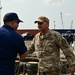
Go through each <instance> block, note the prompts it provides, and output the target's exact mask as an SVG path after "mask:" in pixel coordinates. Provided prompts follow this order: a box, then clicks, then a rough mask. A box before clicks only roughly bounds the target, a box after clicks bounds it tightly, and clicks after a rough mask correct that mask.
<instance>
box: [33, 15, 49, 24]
mask: <svg viewBox="0 0 75 75" xmlns="http://www.w3.org/2000/svg"><path fill="white" fill-rule="evenodd" d="M37 22H47V23H49V19H48V18H47V17H45V16H40V17H39V18H38V20H36V21H35V22H34V23H37Z"/></svg>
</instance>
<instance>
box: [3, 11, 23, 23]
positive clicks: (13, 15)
mask: <svg viewBox="0 0 75 75" xmlns="http://www.w3.org/2000/svg"><path fill="white" fill-rule="evenodd" d="M13 20H17V21H18V22H23V21H22V20H20V19H19V17H18V15H17V14H16V13H13V12H11V13H7V14H5V16H4V18H3V21H4V22H9V21H13Z"/></svg>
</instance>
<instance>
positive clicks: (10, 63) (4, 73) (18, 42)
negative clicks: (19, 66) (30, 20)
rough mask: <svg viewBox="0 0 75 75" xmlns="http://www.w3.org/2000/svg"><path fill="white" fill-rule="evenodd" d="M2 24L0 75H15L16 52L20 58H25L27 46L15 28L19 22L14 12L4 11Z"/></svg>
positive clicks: (0, 30) (0, 32) (0, 31)
mask: <svg viewBox="0 0 75 75" xmlns="http://www.w3.org/2000/svg"><path fill="white" fill-rule="evenodd" d="M3 22H4V25H3V26H2V27H1V28H0V75H15V72H14V66H15V59H16V56H17V53H18V54H19V56H20V60H23V59H25V57H26V51H27V48H26V46H25V44H24V40H23V38H22V36H21V35H19V34H18V33H17V32H16V30H17V28H18V26H19V23H20V22H23V21H21V20H20V19H19V17H18V15H17V14H16V13H14V12H9V13H6V14H5V15H4V17H3Z"/></svg>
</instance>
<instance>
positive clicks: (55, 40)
mask: <svg viewBox="0 0 75 75" xmlns="http://www.w3.org/2000/svg"><path fill="white" fill-rule="evenodd" d="M35 23H37V25H38V29H39V30H40V32H39V33H37V34H36V35H35V37H34V39H33V40H32V42H31V45H30V47H29V48H28V51H27V54H32V53H33V52H35V53H36V55H37V58H38V60H39V67H38V70H39V71H38V72H39V75H60V49H61V50H62V51H63V53H64V55H65V56H66V59H67V60H68V62H69V65H70V71H71V72H72V73H73V72H74V71H75V68H74V66H75V56H74V54H73V53H72V52H71V50H70V46H69V44H68V43H67V41H66V39H65V38H64V37H63V36H62V35H61V34H60V33H59V32H56V31H53V30H49V19H48V18H47V17H45V16H40V17H39V18H38V20H36V21H35Z"/></svg>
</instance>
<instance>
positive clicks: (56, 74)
mask: <svg viewBox="0 0 75 75" xmlns="http://www.w3.org/2000/svg"><path fill="white" fill-rule="evenodd" d="M39 75H60V72H57V71H55V72H40V73H39Z"/></svg>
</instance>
